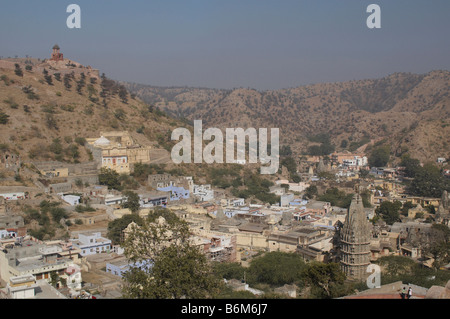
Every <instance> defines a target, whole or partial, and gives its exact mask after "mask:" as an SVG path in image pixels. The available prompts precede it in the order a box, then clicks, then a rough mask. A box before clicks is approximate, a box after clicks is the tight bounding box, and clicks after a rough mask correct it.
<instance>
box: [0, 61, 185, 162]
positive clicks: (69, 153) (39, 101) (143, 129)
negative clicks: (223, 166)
mask: <svg viewBox="0 0 450 319" xmlns="http://www.w3.org/2000/svg"><path fill="white" fill-rule="evenodd" d="M0 62H3V64H0V112H1V113H0V121H1V124H0V134H1V141H0V144H1V147H2V150H9V151H12V152H15V153H18V154H20V156H21V158H22V160H25V161H28V160H63V161H69V162H77V161H79V162H82V161H86V160H89V153H88V152H87V150H86V149H85V148H84V146H83V138H89V137H99V136H100V132H101V131H122V130H127V131H129V132H130V133H131V134H132V135H133V136H134V138H135V139H136V140H137V142H138V143H139V144H141V145H152V146H155V147H156V148H158V147H166V148H168V145H167V142H168V140H169V139H170V132H171V131H172V130H173V129H174V128H176V127H180V126H183V125H184V124H183V123H182V122H181V121H178V120H174V119H173V118H170V117H167V116H166V115H165V114H164V113H163V112H160V111H159V110H158V109H156V108H151V107H149V106H148V105H147V104H146V103H144V102H142V101H141V100H139V99H136V98H134V97H132V96H130V94H129V93H128V92H127V91H126V90H125V88H124V87H123V86H121V85H119V84H118V83H116V82H114V81H112V80H109V79H107V78H106V77H102V76H100V75H99V73H98V71H96V70H93V69H91V68H90V67H85V66H82V65H79V64H77V63H75V62H72V61H70V63H71V64H72V65H70V66H66V65H54V64H53V65H52V64H50V63H49V62H42V61H38V60H35V59H33V60H32V59H10V60H9V61H5V60H3V61H0ZM15 64H18V66H19V67H18V68H19V70H20V71H18V72H17V71H16V70H15V66H14V65H15ZM5 65H6V67H5ZM11 65H13V66H14V67H13V68H11V67H10V66H11ZM2 66H3V68H2ZM30 68H31V69H30ZM72 71H73V73H72ZM20 73H22V74H20ZM65 73H67V74H68V75H67V76H64V74H65ZM58 74H59V76H58Z"/></svg>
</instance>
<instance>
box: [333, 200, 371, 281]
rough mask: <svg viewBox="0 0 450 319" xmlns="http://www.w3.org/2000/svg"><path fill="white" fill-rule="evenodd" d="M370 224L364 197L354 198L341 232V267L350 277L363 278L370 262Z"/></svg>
mask: <svg viewBox="0 0 450 319" xmlns="http://www.w3.org/2000/svg"><path fill="white" fill-rule="evenodd" d="M370 238H371V230H370V224H369V221H368V220H367V217H366V213H365V212H364V206H363V202H362V198H361V196H360V195H359V194H356V195H355V196H354V197H353V200H352V202H351V204H350V207H349V209H348V213H347V216H346V217H345V221H344V225H343V227H342V230H341V233H340V246H341V247H340V248H341V260H340V263H341V268H342V270H343V271H344V273H345V274H346V275H347V277H348V278H349V279H355V280H363V279H365V278H366V277H367V275H368V274H367V272H366V270H367V266H369V264H370V254H371V253H370Z"/></svg>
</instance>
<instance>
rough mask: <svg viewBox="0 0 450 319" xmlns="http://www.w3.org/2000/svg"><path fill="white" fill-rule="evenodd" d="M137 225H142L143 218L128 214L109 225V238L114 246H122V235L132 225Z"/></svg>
mask: <svg viewBox="0 0 450 319" xmlns="http://www.w3.org/2000/svg"><path fill="white" fill-rule="evenodd" d="M132 222H134V223H136V224H137V225H142V218H141V217H140V216H139V215H138V214H128V215H124V216H122V217H121V218H117V219H114V220H113V221H110V222H109V223H108V231H107V236H108V238H109V239H111V241H112V242H113V243H114V244H120V243H121V242H122V233H123V230H124V229H125V228H127V226H128V225H129V224H130V223H132Z"/></svg>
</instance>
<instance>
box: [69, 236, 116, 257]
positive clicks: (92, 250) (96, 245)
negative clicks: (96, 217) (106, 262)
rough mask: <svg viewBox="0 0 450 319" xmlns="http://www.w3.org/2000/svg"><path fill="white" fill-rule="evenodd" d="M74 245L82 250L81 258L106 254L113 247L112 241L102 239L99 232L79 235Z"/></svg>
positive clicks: (73, 242)
mask: <svg viewBox="0 0 450 319" xmlns="http://www.w3.org/2000/svg"><path fill="white" fill-rule="evenodd" d="M72 244H73V246H75V247H77V248H79V249H80V250H81V253H80V254H81V256H87V255H94V254H100V253H106V252H109V251H110V250H111V247H112V244H111V240H109V239H107V238H104V237H102V236H101V233H99V232H87V233H83V234H78V239H73V240H72Z"/></svg>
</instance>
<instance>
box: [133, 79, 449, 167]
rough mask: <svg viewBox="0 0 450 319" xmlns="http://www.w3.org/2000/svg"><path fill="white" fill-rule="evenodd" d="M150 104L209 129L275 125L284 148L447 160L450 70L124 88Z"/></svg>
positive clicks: (298, 151)
mask: <svg viewBox="0 0 450 319" xmlns="http://www.w3.org/2000/svg"><path fill="white" fill-rule="evenodd" d="M124 85H125V86H126V87H127V88H128V89H129V90H130V91H131V92H132V93H133V94H136V95H137V96H138V97H140V98H141V99H142V100H144V101H146V102H147V103H149V104H151V105H154V106H155V107H159V108H161V109H162V110H165V111H166V112H168V113H169V114H172V115H174V116H177V117H183V118H186V119H188V120H191V121H192V120H195V119H201V120H203V123H204V126H205V125H206V126H208V127H219V128H225V127H243V128H246V127H256V128H257V127H267V128H270V127H278V128H280V134H281V138H282V141H281V143H282V144H285V145H290V147H291V149H292V150H293V151H294V152H296V153H298V154H301V153H308V147H310V146H311V145H314V144H317V143H316V139H315V137H316V136H318V135H319V134H322V135H328V136H329V137H330V143H332V145H334V146H335V149H336V150H340V149H350V150H354V149H356V148H357V147H360V146H363V145H367V143H368V142H369V143H370V142H372V143H373V142H374V141H380V140H381V141H382V142H384V143H387V144H389V145H390V146H391V154H392V155H393V157H394V158H395V157H396V156H400V155H401V154H403V153H405V152H409V153H410V154H411V155H412V156H413V157H416V158H419V159H420V160H422V161H435V160H436V158H437V157H441V156H442V157H447V158H449V157H450V138H449V137H450V95H449V91H450V72H448V71H432V72H430V73H427V74H421V75H418V74H409V73H395V74H392V75H390V76H387V77H385V78H382V79H368V80H360V81H350V82H342V83H323V84H314V85H308V86H301V87H297V88H289V89H283V90H276V91H257V90H253V89H244V88H239V89H233V90H219V89H207V88H188V87H167V88H164V87H152V86H146V85H140V84H135V83H124Z"/></svg>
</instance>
